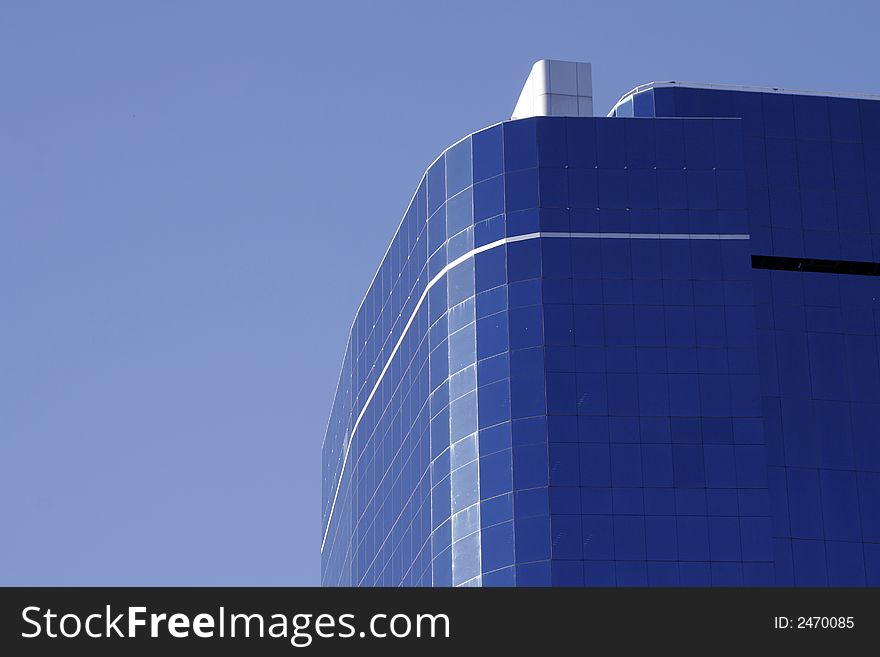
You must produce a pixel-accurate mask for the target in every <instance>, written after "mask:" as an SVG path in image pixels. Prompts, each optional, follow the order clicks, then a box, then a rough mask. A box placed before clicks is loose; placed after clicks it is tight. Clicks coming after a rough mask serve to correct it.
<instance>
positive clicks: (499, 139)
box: [321, 83, 880, 586]
mask: <svg viewBox="0 0 880 657" xmlns="http://www.w3.org/2000/svg"><path fill="white" fill-rule="evenodd" d="M550 104H551V105H552V103H550ZM545 109H546V107H545ZM546 113H547V114H554V113H555V112H554V111H553V110H552V107H551V108H550V111H548V112H546ZM572 113H573V114H574V115H567V116H553V115H550V116H531V117H528V118H524V119H519V120H511V121H506V122H503V123H500V124H498V125H494V126H491V127H489V128H486V129H484V130H481V131H479V132H476V133H474V134H472V135H470V136H468V137H466V138H465V139H463V140H461V141H460V142H458V143H456V144H455V145H453V146H451V147H450V148H449V149H447V150H446V151H445V152H444V153H443V154H441V155H440V157H439V158H438V159H437V160H436V161H435V162H434V163H433V164H432V165H431V166H430V167H429V168H428V171H427V173H426V174H425V176H424V177H423V178H422V180H421V182H420V184H419V186H418V189H417V190H416V192H415V194H414V195H413V197H412V201H411V203H410V205H409V207H408V209H407V211H406V214H405V216H404V218H403V221H402V223H401V224H400V227H399V228H398V230H397V232H396V234H395V235H394V238H393V240H392V242H391V246H390V247H389V249H388V251H387V253H386V255H385V257H384V259H383V260H382V264H381V266H380V268H379V270H378V272H377V274H376V276H375V278H374V280H373V281H372V283H371V284H370V287H369V290H368V292H367V295H366V297H365V299H364V301H363V304H362V305H361V307H360V308H359V310H358V312H357V316H356V318H355V321H354V324H353V326H352V329H351V335H350V339H349V343H348V346H347V349H346V352H345V357H344V362H343V366H342V372H341V375H340V379H339V385H338V389H337V392H336V397H335V401H334V404H333V409H332V413H331V417H330V421H329V425H328V429H327V434H326V437H325V439H324V446H323V520H322V522H323V524H322V547H321V552H322V581H323V583H324V584H325V585H352V586H398V585H404V586H432V585H433V586H466V585H468V586H469V585H476V586H480V585H482V586H535V585H538V586H545V585H554V586H556V585H562V586H731V585H732V586H741V585H745V586H772V585H782V586H790V585H794V586H812V585H818V586H825V585H831V586H850V585H852V586H865V585H873V586H877V585H880V356H878V354H880V337H878V336H880V277H878V274H880V265H878V264H877V263H878V262H880V99H872V98H870V97H867V96H864V97H855V96H852V97H844V96H835V95H830V94H806V93H804V94H800V93H797V92H787V91H782V90H777V89H768V90H756V89H745V88H743V89H737V88H732V87H713V86H712V85H687V84H682V83H652V84H650V85H645V86H643V87H639V88H637V89H635V90H634V91H633V92H631V93H630V94H627V96H625V97H624V99H623V100H622V101H621V102H619V103H618V104H617V105H616V106H615V108H614V109H613V110H612V112H611V114H610V115H609V116H608V117H604V118H593V117H589V116H583V115H582V114H583V112H582V111H581V112H580V114H581V115H578V112H571V113H569V114H572Z"/></svg>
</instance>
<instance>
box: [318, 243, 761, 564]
mask: <svg viewBox="0 0 880 657" xmlns="http://www.w3.org/2000/svg"><path fill="white" fill-rule="evenodd" d="M542 237H543V238H565V239H641V240H747V239H749V235H748V234H746V233H559V232H538V233H528V234H526V235H514V236H513V237H504V238H502V239H500V240H495V241H494V242H490V243H489V244H484V245H483V246H478V247H477V248H475V249H472V250H470V251H468V252H467V253H465V254H464V255H461V256H459V257H457V258H456V259H455V260H453V261H452V262H450V263H449V264H447V265H446V266H445V267H444V268H443V269H441V270H440V271H439V272H438V273H437V275H435V276H434V277H433V278H432V279H431V280H430V281H429V282H428V284H427V285H426V286H425V289H424V291H423V292H422V295H421V296H420V297H419V300H418V303H416V306H415V308H414V309H413V311H412V314H411V315H410V317H409V320H408V321H407V322H406V325H405V326H404V327H403V331H401V333H400V337H399V338H398V339H397V343H396V344H395V345H394V349H392V350H391V353H390V354H389V355H388V360H387V361H386V362H385V366H384V367H383V368H382V371H381V372H380V373H379V378H378V379H376V383H375V384H374V385H373V389H372V390H371V391H370V394H369V396H368V397H367V399H366V401H365V402H364V405H363V407H362V408H361V412H360V413H359V414H358V416H357V419H356V420H355V421H354V425H353V426H352V428H351V433H350V434H349V436H348V442H347V443H346V444H345V445H344V448H345V452H344V454H343V457H342V467H341V468H340V470H339V478H338V479H337V482H336V492H335V493H334V494H333V503H332V504H331V505H330V514H329V515H328V516H327V526H326V527H325V528H324V537H323V538H322V539H321V553H322V554H323V552H324V544H325V543H326V542H327V534H328V533H329V532H330V522H331V521H332V520H333V511H334V510H335V509H336V498H337V497H338V496H339V488H340V487H341V486H342V476H343V474H344V473H345V466H346V464H347V463H348V453H349V451H350V450H351V443H352V441H353V440H354V434H355V432H356V431H357V430H358V427H359V426H360V424H361V420H362V419H363V418H364V414H365V413H366V412H367V408H369V406H370V402H372V401H373V397H374V396H375V395H376V391H377V390H378V389H379V386H380V385H381V384H382V379H383V378H384V377H385V373H386V372H387V371H388V368H389V367H391V361H392V360H394V356H396V355H397V352H398V350H399V349H400V345H401V344H403V339H404V338H405V337H406V334H407V332H408V331H409V327H410V326H412V323H413V322H414V321H415V318H416V315H417V314H418V312H419V309H420V308H421V307H422V304H423V303H424V302H425V299H426V298H427V297H428V292H429V291H430V290H431V288H432V287H434V286H435V285H436V284H437V283H438V282H439V281H440V280H441V279H442V278H443V277H444V276H445V275H446V274H447V273H449V271H450V270H452V269H455V268H456V267H458V266H459V265H460V264H461V263H463V262H465V261H467V260H468V259H470V258H473V257H474V256H475V255H477V254H479V253H484V252H486V251H490V250H492V249H495V248H497V247H499V246H504V245H505V244H512V243H514V242H523V241H525V240H534V239H539V238H542Z"/></svg>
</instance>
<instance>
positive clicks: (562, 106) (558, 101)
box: [510, 59, 593, 119]
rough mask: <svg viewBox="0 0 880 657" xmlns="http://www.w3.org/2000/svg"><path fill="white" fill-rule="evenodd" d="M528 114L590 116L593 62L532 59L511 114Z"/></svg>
mask: <svg viewBox="0 0 880 657" xmlns="http://www.w3.org/2000/svg"><path fill="white" fill-rule="evenodd" d="M529 116H593V70H592V65H591V64H589V63H586V62H564V61H561V60H558V59H541V60H539V61H537V62H535V64H534V65H533V66H532V71H531V73H529V77H528V78H527V79H526V83H525V85H524V86H523V89H522V92H521V93H520V95H519V100H517V101H516V107H514V108H513V114H512V115H511V117H510V118H512V119H524V118H526V117H529Z"/></svg>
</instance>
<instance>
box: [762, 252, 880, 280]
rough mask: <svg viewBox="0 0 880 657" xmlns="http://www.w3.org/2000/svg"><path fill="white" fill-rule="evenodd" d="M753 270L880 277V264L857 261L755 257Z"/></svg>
mask: <svg viewBox="0 0 880 657" xmlns="http://www.w3.org/2000/svg"><path fill="white" fill-rule="evenodd" d="M752 268H753V269H780V270H783V271H812V272H818V273H820V274H850V275H853V276H880V262H858V261H855V260H822V259H819V258H783V257H780V256H766V255H753V256H752Z"/></svg>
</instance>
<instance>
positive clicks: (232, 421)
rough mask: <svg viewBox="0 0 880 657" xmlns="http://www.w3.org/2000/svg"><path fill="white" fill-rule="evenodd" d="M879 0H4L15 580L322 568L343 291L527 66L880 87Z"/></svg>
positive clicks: (145, 578) (2, 388)
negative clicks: (561, 64) (448, 154)
mask: <svg viewBox="0 0 880 657" xmlns="http://www.w3.org/2000/svg"><path fill="white" fill-rule="evenodd" d="M878 24H880V5H878V4H877V3H876V2H868V1H865V2H837V3H831V2H827V1H823V2H772V1H766V0H765V1H764V2H736V3H720V2H706V1H705V0H703V1H702V2H670V1H667V2H636V1H629V2H553V1H548V0H541V1H540V2H539V1H538V0H532V1H531V2H515V1H511V0H507V1H505V2H476V1H474V0H471V1H470V2H458V1H453V0H444V1H443V2H430V3H429V2H418V1H416V0H410V1H408V2H399V3H386V2H354V1H351V2H344V3H340V2H267V1H262V2H244V1H241V2H208V1H204V2H171V1H168V0H166V1H157V0H151V1H149V2H126V3H118V2H78V3H72V2H61V1H57V2H51V3H50V2H40V1H33V0H29V1H23V0H22V1H16V2H10V1H7V2H4V3H3V5H2V8H0V584H30V585H48V584H62V585H67V584H90V585H136V584H141V585H153V584H156V585H158V584H168V585H172V584H182V585H188V584H206V585H222V584H229V585H247V584H255V585H271V584H278V585H288V584H302V585H313V584H317V583H318V582H319V545H320V542H321V527H320V495H321V487H320V444H321V439H322V436H323V432H324V428H325V425H326V420H327V414H328V412H329V409H330V403H331V401H332V396H333V392H334V388H335V385H336V377H337V375H338V372H339V364H340V360H341V357H342V354H343V351H344V347H345V341H346V337H347V332H348V328H349V325H350V323H351V319H352V317H353V314H354V311H355V309H356V307H357V305H358V303H359V302H360V299H361V297H362V295H363V293H364V291H365V287H366V285H367V283H368V282H369V280H370V278H371V277H372V275H373V272H374V270H375V268H376V266H377V265H378V263H379V260H380V258H381V256H382V254H383V252H384V250H385V247H386V246H387V244H388V241H389V239H390V237H391V235H392V232H393V230H394V228H395V227H396V225H397V223H398V221H399V220H400V216H401V214H402V212H403V210H404V208H405V205H406V203H407V202H408V200H409V198H410V195H411V193H412V191H413V188H414V186H415V185H416V183H417V182H418V179H419V177H420V176H421V173H422V171H423V170H424V168H425V166H426V165H427V164H428V163H430V162H431V160H432V159H433V158H434V157H435V156H436V154H437V153H438V152H439V151H440V150H442V149H443V148H444V147H445V146H446V145H448V144H450V143H451V142H453V141H455V140H457V139H458V138H459V137H461V136H463V135H465V134H467V133H469V132H472V131H474V130H477V129H479V128H481V127H483V126H485V125H488V124H491V123H494V122H496V121H498V120H501V119H504V118H506V117H507V116H509V114H510V112H511V110H512V109H513V104H514V101H515V100H516V97H517V95H518V93H519V89H520V87H521V85H522V82H523V81H524V79H525V76H526V74H527V73H528V71H529V68H530V66H531V64H532V62H533V61H534V60H536V59H541V58H557V59H573V60H580V61H591V62H593V76H594V93H595V107H596V111H597V113H602V114H604V112H605V111H607V109H608V108H609V107H610V106H611V105H612V104H613V102H614V101H615V100H616V99H617V98H618V96H619V95H620V94H621V93H623V92H625V91H627V90H628V89H630V88H631V87H633V86H635V85H636V84H640V83H643V82H648V81H650V80H654V79H679V80H693V81H707V82H724V83H739V84H758V85H773V86H787V87H795V88H806V89H822V90H837V91H863V92H874V93H880V73H878V69H877V62H878V61H880V49H878V46H877V45H876V44H877V39H876V28H877V25H878Z"/></svg>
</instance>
